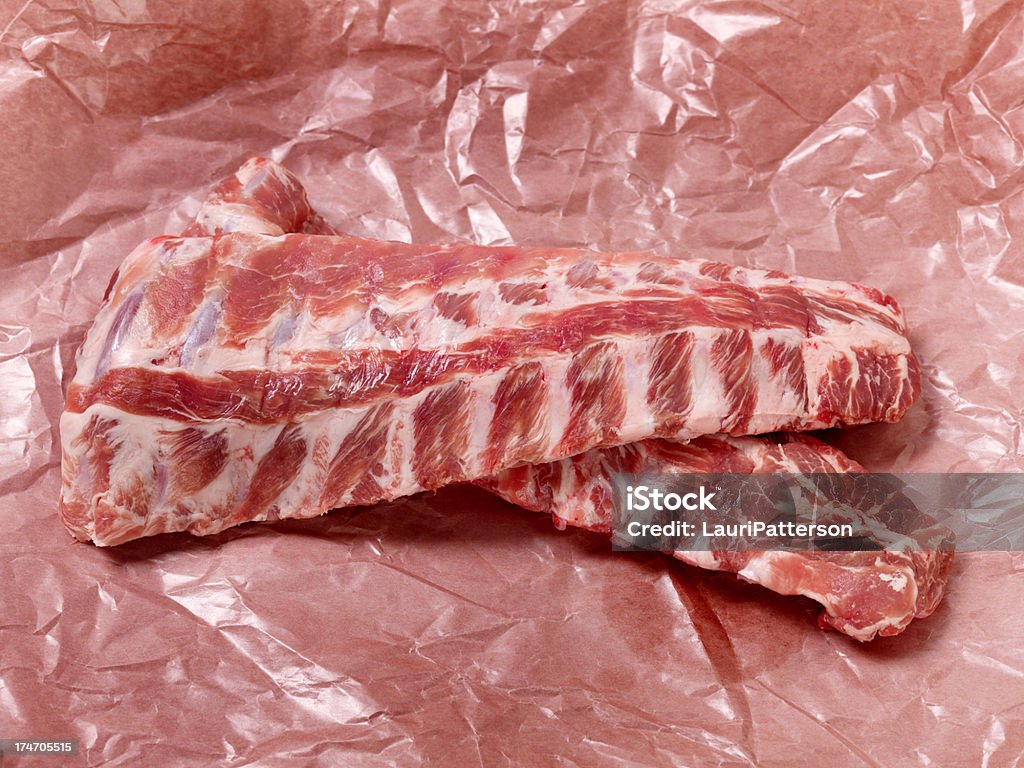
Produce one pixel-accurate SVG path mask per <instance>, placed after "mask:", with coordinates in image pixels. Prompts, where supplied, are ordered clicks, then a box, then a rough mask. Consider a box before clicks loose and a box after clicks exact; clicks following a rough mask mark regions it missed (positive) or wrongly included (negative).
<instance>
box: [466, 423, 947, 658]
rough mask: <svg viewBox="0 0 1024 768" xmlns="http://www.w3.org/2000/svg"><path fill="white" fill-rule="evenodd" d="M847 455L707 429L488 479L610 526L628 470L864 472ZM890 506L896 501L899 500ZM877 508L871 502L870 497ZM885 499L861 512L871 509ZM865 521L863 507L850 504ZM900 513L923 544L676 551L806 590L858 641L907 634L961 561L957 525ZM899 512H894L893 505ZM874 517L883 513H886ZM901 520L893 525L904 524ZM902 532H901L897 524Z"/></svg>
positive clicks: (792, 440) (507, 493)
mask: <svg viewBox="0 0 1024 768" xmlns="http://www.w3.org/2000/svg"><path fill="white" fill-rule="evenodd" d="M864 471H865V470H864V468H863V467H861V466H860V465H859V464H857V463H856V462H855V461H852V460H851V459H849V458H848V457H846V456H845V455H844V454H843V453H841V452H840V451H838V450H837V449H835V448H832V447H830V446H828V445H826V444H825V443H822V442H820V441H818V440H815V439H814V438H811V437H808V436H806V435H777V436H774V437H738V438H737V437H726V436H724V435H706V436H703V437H699V438H696V439H695V440H692V441H690V442H689V443H685V444H684V443H679V442H675V441H669V440H659V439H653V440H644V441H641V442H638V443H633V444H630V445H623V446H616V447H609V448H597V449H594V450H591V451H588V452H586V453H585V454H583V455H581V456H574V457H572V458H570V459H563V460H561V461H557V462H552V463H550V464H537V465H524V466H519V467H515V468H512V469H508V470H506V471H504V472H502V473H500V474H499V475H497V476H496V477H493V478H490V479H488V480H483V481H478V484H479V485H480V486H482V487H484V488H486V489H488V490H490V491H492V492H493V493H496V494H497V495H499V496H501V497H502V498H504V499H506V500H507V501H510V502H512V503H513V504H516V505H518V506H520V507H524V508H525V509H531V510H534V511H536V512H546V513H549V514H551V515H552V516H553V517H554V519H555V521H556V524H557V525H558V526H559V527H561V528H564V527H565V526H566V525H572V526H575V527H578V528H587V529H589V530H594V531H600V532H602V533H610V532H611V530H612V525H613V520H614V516H613V507H612V500H613V495H612V494H613V486H612V478H613V477H614V476H615V475H616V474H619V473H626V474H645V473H651V474H661V473H663V474H671V473H697V474H748V473H760V472H786V473H794V474H797V473H826V472H842V473H846V472H858V473H859V472H864ZM889 501H890V504H889V505H888V506H889V507H890V508H891V507H892V506H893V505H892V504H891V500H889ZM865 506H867V505H865ZM875 506H877V505H876V504H872V505H871V506H870V507H868V508H866V509H863V510H860V511H861V513H862V514H864V515H865V516H871V515H872V512H873V511H876V510H875ZM844 511H845V512H848V513H850V516H849V519H851V520H855V519H856V514H855V513H856V512H857V510H844ZM901 511H903V517H904V519H902V520H899V521H897V522H898V523H900V528H902V530H900V531H898V532H899V533H900V534H903V535H906V536H909V537H910V538H913V539H915V540H916V542H917V543H918V544H919V545H921V546H922V549H912V548H910V549H907V550H905V551H890V550H885V551H871V552H814V551H768V552H765V551H738V552H737V551H730V552H709V551H690V550H686V551H676V552H673V553H672V555H673V556H674V557H676V558H678V559H679V560H682V561H683V562H686V563H690V564H691V565H696V566H699V567H701V568H707V569H710V570H721V571H729V572H734V573H736V574H738V575H739V577H740V578H742V579H744V580H746V581H750V582H754V583H756V584H761V585H762V586H765V587H767V588H768V589H770V590H772V591H773V592H778V593H780V594H783V595H804V596H805V597H809V598H811V599H813V600H816V601H817V602H819V603H820V604H821V605H822V606H824V610H823V611H822V613H821V615H820V617H819V623H820V624H821V625H822V626H823V627H832V628H834V629H838V630H839V631H841V632H843V633H845V634H847V635H850V636H851V637H854V638H856V639H858V640H871V639H872V638H874V637H875V635H876V634H877V635H895V634H898V633H899V632H902V631H903V629H905V628H906V626H907V624H909V623H910V621H911V620H912V619H914V618H915V617H916V618H924V617H925V616H928V615H930V614H931V613H932V612H933V611H934V610H935V608H936V607H937V606H938V604H939V601H940V600H941V599H942V595H943V592H944V590H945V585H946V580H947V577H948V573H949V566H950V564H951V563H952V561H953V552H952V550H951V549H948V547H950V546H951V543H952V541H951V539H948V531H946V530H945V529H943V528H940V527H938V526H935V525H934V523H933V521H931V520H930V519H929V518H927V517H926V516H923V515H920V514H919V513H917V510H916V509H914V508H913V506H912V505H909V503H908V506H907V507H905V508H904V509H903V510H901ZM890 514H891V512H890ZM871 519H875V520H878V519H879V516H878V515H877V514H876V515H874V516H873V517H871ZM896 527H897V526H895V525H891V526H890V528H892V529H895V528H896ZM894 532H896V531H894Z"/></svg>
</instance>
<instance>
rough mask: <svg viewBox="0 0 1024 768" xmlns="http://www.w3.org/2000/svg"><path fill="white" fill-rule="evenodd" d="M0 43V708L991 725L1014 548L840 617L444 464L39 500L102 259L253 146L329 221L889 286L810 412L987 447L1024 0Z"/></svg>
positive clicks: (512, 760)
mask: <svg viewBox="0 0 1024 768" xmlns="http://www.w3.org/2000/svg"><path fill="white" fill-rule="evenodd" d="M0 56H2V59H0V115H2V117H3V119H0V148H2V151H0V274H2V278H3V279H2V280H0V299H2V301H0V307H2V310H0V585H2V587H0V611H2V619H0V738H51V739H66V738H74V739H79V740H80V743H81V751H80V753H79V755H78V756H77V757H73V758H67V759H66V760H65V761H64V762H63V763H62V764H67V765H78V764H81V765H99V764H103V765H111V766H120V765H125V766H135V765H156V764H161V765H211V764H225V765H238V766H242V765H285V764H295V765H332V766H333V765H339V764H358V765H363V766H375V765H382V766H383V765H403V766H409V765H422V764H432V765H488V766H490V765H505V764H515V765H554V764H562V765H585V766H604V765H608V766H613V765H614V766H626V765H644V766H647V765H664V766H677V765H701V766H715V765H723V766H725V765H728V766H738V765H750V766H753V765H757V766H776V765H777V766H794V765H828V764H833V765H869V766H887V767H888V766H902V765H921V766H931V765H967V764H970V765H988V766H1003V765H1015V764H1018V763H1019V762H1020V761H1021V760H1022V759H1024V728H1022V727H1021V726H1020V722H1021V720H1022V719H1024V644H1022V643H1021V640H1020V638H1021V636H1022V635H1024V620H1022V619H1021V618H1020V612H1019V611H1018V609H1017V606H1019V605H1020V604H1021V603H1022V602H1024V579H1022V578H1021V575H1020V572H1021V571H1022V570H1024V555H1021V554H1019V553H977V554H973V553H972V554H967V555H962V556H960V557H959V558H958V560H957V563H956V565H955V566H954V572H953V574H952V578H951V581H950V585H949V590H948V596H947V599H946V601H945V603H944V604H943V605H942V606H941V607H940V608H939V610H938V611H937V612H936V614H935V615H934V616H932V617H930V618H928V619H926V620H923V621H919V622H915V623H914V624H912V625H911V627H910V628H909V629H908V630H907V631H906V632H905V633H904V634H903V635H900V636H898V637H895V638H891V639H884V640H877V641H875V642H873V643H870V644H867V645H858V644H856V643H854V642H853V641H850V640H849V639H847V638H844V637H842V636H839V635H836V634H827V633H823V632H821V631H820V630H818V629H817V628H816V627H815V625H814V621H813V619H814V615H815V612H816V609H815V607H814V606H813V605H812V604H811V603H810V602H809V601H803V600H800V599H793V598H782V597H778V596H776V595H773V594H770V593H768V592H766V591H764V590H762V589H759V588H757V587H754V586H751V585H745V584H741V583H739V582H737V581H736V580H735V579H734V578H733V577H732V576H729V575H725V574H715V573H709V572H703V571H699V570H697V569H694V568H688V567H685V566H682V565H680V564H678V563H674V562H672V561H671V560H670V559H669V558H665V557H661V556H658V555H653V554H644V553H629V554H625V553H613V552H611V551H609V548H608V544H607V541H606V540H604V539H603V538H602V537H600V536H593V535H589V534H587V533H585V532H581V531H565V532H559V531H556V530H554V529H553V528H552V526H551V524H550V521H549V520H547V519H546V518H543V517H540V516H535V515H531V514H528V513H525V512H522V511H518V510H516V509H514V508H512V507H510V506H508V505H505V504H503V503H501V502H499V501H497V500H495V499H493V498H491V497H489V496H487V495H486V494H485V493H483V492H482V491H479V490H476V489H465V488H451V489H445V490H443V491H441V492H439V493H437V494H433V495H425V496H421V497H417V498H413V499H410V500H407V501H404V502H401V503H393V504H384V505H379V506H376V507H373V508H359V509H347V510H340V511H336V512H334V513H332V514H330V515H328V516H326V517H325V518H322V519H319V520H315V521H306V522H292V523H280V524H274V525H258V526H247V527H243V528H240V529H236V530H232V531H229V532H227V533H225V534H222V535H219V536H216V537H212V538H209V539H192V538H189V537H187V536H184V535H174V536H166V537H160V538H156V539H152V540H148V541H141V542H137V543H133V544H129V545H125V546H122V547H118V548H114V549H112V550H101V549H97V548H95V547H92V546H89V545H85V544H75V543H72V541H71V540H70V538H69V537H68V536H67V534H66V533H65V531H64V530H63V529H62V527H61V525H60V523H59V521H58V518H57V498H58V493H59V463H60V456H59V442H58V433H57V420H58V416H59V414H60V410H61V408H62V392H61V383H62V381H64V380H66V379H67V378H68V375H69V370H70V367H71V365H72V361H73V355H74V351H75V349H76V347H77V345H78V344H79V342H80V341H81V338H82V335H83V333H84V331H85V328H86V327H87V326H88V324H89V322H90V321H91V318H92V317H93V315H94V313H95V311H96V308H97V306H98V304H99V301H100V298H101V296H102V294H103V291H104V288H105V287H106V285H107V281H108V279H109V276H110V274H111V273H112V272H113V270H114V269H115V268H116V266H117V265H118V263H119V262H120V260H121V259H122V258H123V257H124V256H125V255H126V254H127V253H128V251H129V250H130V249H131V248H132V247H134V246H135V245H136V244H137V243H138V242H139V241H141V240H143V239H144V238H147V237H150V236H153V235H156V234H160V233H164V232H176V231H180V229H181V228H182V227H183V225H184V224H185V222H186V221H187V220H188V219H189V218H190V217H191V216H192V215H194V214H195V212H196V210H197V209H198V206H199V204H200V201H201V200H202V198H203V197H204V196H205V194H206V192H207V190H208V188H209V186H210V185H211V184H212V183H213V182H215V181H216V180H218V179H219V178H221V177H223V176H225V175H228V174H229V173H231V172H233V171H234V170H235V169H236V168H237V167H238V166H239V165H240V164H241V163H242V162H243V161H244V160H245V159H246V158H247V157H249V156H250V155H252V154H257V153H259V154H266V155H268V156H271V157H273V158H274V159H275V160H278V161H280V162H283V163H284V164H285V165H286V166H287V167H289V168H290V169H291V170H292V171H293V172H295V173H296V174H297V175H298V176H299V177H300V178H301V179H302V180H303V182H304V183H305V185H306V187H307V189H308V190H309V192H310V195H311V198H312V201H313V203H314V205H315V206H316V207H317V208H318V209H320V210H322V211H323V212H324V213H325V214H326V216H327V218H328V219H329V220H330V222H331V223H332V224H334V225H335V226H337V227H339V228H341V229H343V230H346V231H350V232H352V233H355V234H359V235H366V236H371V237H380V238H392V239H398V240H414V241H420V242H427V241H453V240H462V241H474V242H480V243H488V244H501V243H517V244H524V245H579V246H586V247H592V248H597V249H634V248H635V249H640V248H643V249H651V250H655V251H659V252H664V253H671V254H678V255H679V256H681V257H682V256H694V257H705V258H714V259H720V260H723V261H727V262H732V263H739V264H745V265H756V266H758V267H765V268H781V269H785V270H788V271H796V272H801V273H804V274H808V275H811V276H815V277H824V278H836V279H849V280H856V281H859V282H864V283H867V284H871V285H875V286H877V287H879V288H882V289H885V290H886V291H889V292H891V293H892V294H893V295H895V296H897V297H898V298H899V299H900V301H901V302H902V304H903V306H904V308H905V309H906V312H907V315H908V318H909V322H910V324H911V328H912V339H913V341H914V343H915V348H916V350H917V352H918V354H919V356H920V358H921V360H922V362H923V366H924V376H925V382H924V393H923V397H922V402H921V404H919V405H918V406H916V407H915V408H914V409H913V410H912V412H911V414H910V415H909V416H908V418H907V419H906V420H904V421H903V422H901V423H899V424H895V425H875V426H870V427H862V428H857V429H851V430H847V431H843V432H833V433H829V434H827V435H826V436H825V437H826V438H827V439H829V440H830V441H832V442H834V443H835V444H837V445H839V446H840V447H842V448H843V449H844V450H846V451H847V452H848V453H849V454H850V455H851V456H852V457H853V458H855V459H857V460H859V461H861V462H862V463H864V464H865V465H867V466H868V467H869V468H871V469H876V470H894V471H900V472H914V471H927V472H944V471H1021V470H1022V469H1024V459H1022V455H1021V453H1022V451H1021V448H1022V445H1021V441H1022V437H1021V436H1022V434H1024V430H1022V421H1024V419H1022V410H1021V402H1022V395H1024V379H1022V377H1024V372H1022V371H1024V365H1022V361H1024V357H1022V350H1024V340H1022V331H1021V329H1022V328H1024V255H1022V254H1024V247H1022V243H1024V103H1022V102H1021V97H1020V94H1021V93H1022V92H1024V11H1022V9H1021V6H1020V4H1019V3H1014V2H996V1H993V0H959V2H954V1H951V0H943V1H942V2H932V1H931V0H912V1H910V2H907V1H906V0H901V1H897V0H892V1H891V2H872V3H857V4H853V3H849V4H844V3H832V2H826V1H825V0H815V1H814V2H809V1H807V0H800V1H797V2H788V3H785V4H782V3H777V2H745V1H742V0H736V1H729V2H724V1H722V2H703V3H692V2H691V3H687V2H667V1H666V0H647V1H646V2H641V1H639V0H635V1H631V2H613V3H601V4H598V3H586V2H576V3H571V2H564V1H563V0H557V1H556V2H546V3H530V4H513V3H505V2H497V1H495V2H469V0H460V1H458V2H447V3H438V2H434V0H395V1H394V2H383V3H374V2H355V3H345V4H327V3H324V4H318V3H312V2H307V3H288V4H287V7H286V5H285V4H279V3H274V2H270V0H265V2H262V3H246V4H235V3H218V2H214V3H211V2H192V3H187V2H185V3H182V2H171V0H151V1H150V2H147V3H113V2H105V1H102V2H90V3H84V2H71V3H68V4H63V5H58V6H52V5H50V4H43V3H39V2H35V1H34V0H28V2H26V3H20V2H19V3H7V4H6V5H3V6H0ZM51 759H52V758H43V757H39V758H26V759H24V760H20V759H19V758H12V757H3V758H0V762H3V763H4V764H7V763H8V762H9V763H10V764H12V765H13V764H21V763H22V762H24V763H25V764H27V763H28V762H29V760H35V761H37V762H39V763H40V764H43V762H44V761H46V760H51Z"/></svg>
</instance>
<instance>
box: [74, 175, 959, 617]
mask: <svg viewBox="0 0 1024 768" xmlns="http://www.w3.org/2000/svg"><path fill="white" fill-rule="evenodd" d="M295 232H304V233H310V234H327V235H329V234H334V232H335V231H334V230H333V229H332V228H331V227H330V226H329V225H327V224H326V222H324V220H323V219H322V217H320V216H319V215H318V214H317V213H316V212H315V211H314V210H313V209H312V207H311V206H310V205H309V202H308V199H307V198H306V194H305V191H304V190H303V189H302V187H301V184H299V182H298V181H297V179H295V177H294V176H292V175H291V174H290V173H288V172H287V171H285V170H284V169H283V168H281V166H279V165H277V164H275V163H272V162H270V161H267V160H263V159H260V158H256V159H254V160H251V161H249V162H248V163H246V164H245V165H244V166H243V167H242V168H241V169H240V170H239V171H238V173H237V174H236V175H235V176H234V177H232V178H229V179H227V180H225V181H224V182H222V183H221V184H220V185H218V187H217V188H215V190H214V192H213V194H212V195H211V197H210V199H209V200H207V201H206V203H205V204H204V205H203V207H202V209H201V211H200V213H199V215H198V216H197V219H196V221H195V222H194V223H193V224H192V225H190V227H189V228H188V229H187V230H186V234H188V235H194V236H205V235H220V234H225V233H250V234H264V235H288V234H290V233H295ZM916 389H917V368H916V362H915V360H914V358H913V355H912V353H911V352H910V350H909V345H908V344H907V342H906V337H905V333H904V326H903V321H902V317H901V314H900V312H899V309H898V307H897V306H896V304H895V302H893V301H892V300H891V299H890V298H888V297H886V296H884V295H883V294H881V293H879V292H877V291H874V290H872V289H866V288H862V287H860V286H855V285H851V284H845V283H825V282H823V281H814V280H806V279H802V278H789V277H787V276H785V275H781V274H779V273H765V272H757V271H753V270H742V269H737V268H730V267H727V266H725V265H720V264H712V263H709V262H678V261H676V260H673V259H665V258H659V257H656V256H652V255H649V254H620V255H617V256H608V255H601V254H592V253H586V252H581V251H567V250H543V251H542V250H537V249H515V248H498V249H488V248H480V247H476V246H464V247H455V248H438V247H434V248H424V247H421V246H407V245H402V244H397V243H380V242H377V241H368V240H360V239H357V238H347V237H339V238H337V239H334V240H331V239H328V238H281V237H275V238H267V237H245V236H244V235H239V236H237V237H233V236H229V237H225V238H218V239H216V240H210V239H208V238H203V239H180V238H157V239H155V240H153V241H150V242H149V243H146V244H144V245H143V246H142V247H140V249H138V250H137V251H136V252H135V253H133V254H132V256H130V257H129V259H128V260H127V261H126V262H125V265H123V267H122V268H121V270H119V273H118V274H115V276H114V278H113V279H112V281H111V287H110V290H109V291H108V296H107V298H106V300H105V302H104V306H103V308H102V310H101V313H100V316H99V317H98V318H97V321H96V324H95V325H94V327H93V329H92V330H91V331H90V333H89V336H88V338H87V340H86V343H85V345H83V349H82V350H81V351H80V355H79V370H78V374H77V375H76V377H75V380H74V382H73V384H72V387H71V390H70V391H69V395H68V407H67V410H66V413H65V415H64V417H63V419H62V435H63V441H64V466H63V479H64V493H63V495H62V516H63V518H64V520H65V522H66V524H67V525H68V527H69V529H70V530H71V531H72V533H73V534H74V535H75V536H77V537H78V538H81V539H92V540H93V541H94V542H96V543H97V544H116V543H120V542H122V541H127V540H130V539H132V538H137V537H139V536H145V535H151V534H155V533H160V532H163V531H172V530H188V531H190V532H192V533H196V534H206V533H213V532H216V531H219V530H222V529H223V528H225V527H228V526H230V525H235V524H238V523H241V522H246V521H250V520H274V519H278V518H282V517H309V516H314V515H318V514H322V513H323V512H326V511H327V510H328V509H331V508H333V507H336V506H344V505H348V504H360V503H372V502H373V501H377V500H380V499H382V498H394V497H397V496H401V495H404V494H407V493H414V492H416V491H418V490H421V489H424V488H434V487H439V486H440V485H443V484H446V483H449V482H458V481H460V480H472V479H476V478H480V477H482V476H486V475H491V474H494V473H496V472H498V471H499V470H502V469H504V468H506V467H511V466H513V465H518V464H521V463H522V462H535V463H536V462H542V463H543V462H545V461H551V460H556V459H563V458H564V457H566V456H570V455H572V454H574V453H578V452H580V451H583V450H586V449H587V448H590V447H592V446H599V445H606V444H618V443H622V442H628V441H632V440H637V439H641V438H644V437H649V436H652V435H661V436H668V437H672V438H674V439H687V438H690V437H693V436H695V435H699V434H701V433H704V432H714V431H731V432H733V433H736V434H741V433H743V432H746V431H764V430H773V429H780V428H786V429H810V428H817V427H823V426H832V425H836V424H840V425H841V424H855V423H863V422H866V421H875V420H895V419H897V418H899V417H900V416H901V415H902V413H903V411H905V410H906V408H907V407H909V405H910V403H911V402H912V401H913V398H914V396H915V394H916ZM729 440H730V439H729V438H725V437H721V436H714V437H708V438H703V441H704V442H707V443H709V444H710V445H712V446H714V445H718V446H719V448H721V447H722V446H725V445H727V444H728V442H727V441H729ZM656 443H658V444H665V445H669V444H670V443H667V442H666V441H654V442H653V443H651V445H654V444H656ZM732 443H739V444H741V445H742V444H746V450H747V452H748V453H749V452H754V453H757V452H758V451H761V452H763V451H765V450H770V446H771V445H774V444H775V443H773V442H772V441H770V440H767V439H765V438H745V439H742V440H739V441H737V440H735V439H732ZM645 445H647V444H643V443H642V444H641V446H640V448H639V450H641V451H643V450H645V448H644V446H645ZM803 445H804V446H805V453H806V454H807V455H810V456H813V455H815V454H816V453H821V454H822V455H823V456H827V457H829V460H834V457H835V456H840V457H841V454H839V453H838V452H837V451H834V449H829V448H828V447H827V446H824V445H823V444H821V443H818V442H817V441H811V440H806V441H803ZM818 446H820V448H818ZM791 452H792V451H791ZM592 453H593V452H592ZM713 453H714V451H712V454H713ZM709 455H711V454H709ZM588 456H591V454H586V455H585V456H582V457H579V458H578V460H577V461H578V463H579V464H580V466H587V465H588V464H587V457H588ZM845 461H846V462H849V460H848V459H845ZM564 463H565V462H563V464H564ZM825 463H828V462H827V461H826V462H825ZM849 463H850V464H851V465H852V462H849ZM840 464H841V462H840ZM551 466H555V464H552V465H551ZM837 469H841V467H838V466H837ZM516 471H520V472H521V471H523V470H522V469H519V470H512V472H511V473H510V475H501V474H498V475H497V477H496V479H495V480H494V481H492V484H494V487H495V490H499V491H500V492H502V495H505V496H506V497H507V498H513V496H514V494H512V493H510V486H509V485H508V476H513V475H514V473H515V472H516ZM535 476H536V475H535ZM481 484H486V481H485V482H484V483H481ZM525 488H526V485H524V486H523V488H522V489H521V491H522V490H524V489H525ZM513 500H514V499H513ZM522 506H527V507H529V506H530V505H529V504H526V503H524V504H522ZM532 508H538V507H536V506H534V507H532ZM563 509H564V507H563ZM545 511H549V512H555V513H556V514H558V512H557V511H556V510H554V509H545ZM567 519H569V518H567ZM574 524H575V523H574ZM755 554H764V553H755ZM695 564H698V565H703V566H704V567H722V566H721V564H719V565H717V566H715V565H711V564H709V563H699V562H698V563H695ZM865 567H866V566H865ZM733 570H740V569H739V568H735V569H733ZM750 570H751V569H750V568H749V567H748V572H750ZM790 570H792V569H790ZM766 573H767V571H766ZM943 574H944V570H943ZM745 575H746V574H745ZM773 581H774V582H776V584H775V586H773V583H772V582H773ZM939 582H941V583H939V585H938V587H937V594H936V597H935V601H934V602H937V600H938V596H939V595H941V588H942V583H944V578H942V579H940V580H939ZM762 583H764V584H765V586H768V587H770V588H773V589H776V591H782V592H785V593H793V590H788V589H787V588H785V585H784V584H782V583H781V582H779V579H778V577H774V578H763V579H762ZM917 586H918V587H920V584H918V585H917ZM780 587H781V588H780ZM919 591H921V592H922V594H923V590H920V589H919ZM933 591H936V590H933ZM805 593H806V590H805ZM919 602H921V601H919ZM925 602H927V601H925ZM923 604H924V603H923V602H922V605H923ZM927 610H929V611H930V609H927ZM923 611H925V609H923V608H922V609H920V610H918V615H924V612H923ZM907 620H909V619H907ZM826 623H828V622H826ZM832 624H833V625H834V626H836V627H837V628H840V629H842V630H843V631H847V632H848V633H849V634H854V632H850V631H849V630H848V629H844V626H845V625H844V624H843V623H842V622H840V621H836V622H832ZM896 626H899V627H900V628H902V626H905V623H904V624H899V621H898V620H896V619H894V620H893V621H892V622H890V623H889V624H888V625H887V626H886V627H883V628H882V630H883V634H884V633H887V632H886V631H885V630H887V631H888V633H892V628H893V627H896ZM895 631H898V629H897V630H895ZM861 634H862V635H863V631H861ZM855 636H856V635H855Z"/></svg>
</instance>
